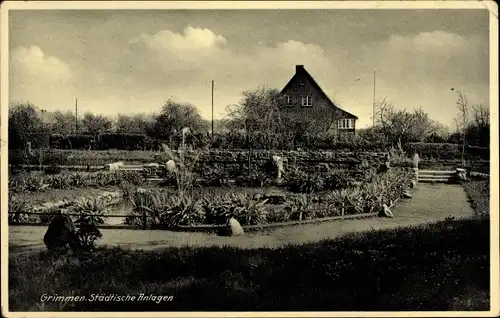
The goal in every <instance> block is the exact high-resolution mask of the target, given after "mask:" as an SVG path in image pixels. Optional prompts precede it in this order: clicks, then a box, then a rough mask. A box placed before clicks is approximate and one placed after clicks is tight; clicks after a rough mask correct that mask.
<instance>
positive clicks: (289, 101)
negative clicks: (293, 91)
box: [285, 95, 293, 106]
mask: <svg viewBox="0 0 500 318" xmlns="http://www.w3.org/2000/svg"><path fill="white" fill-rule="evenodd" d="M285 102H286V105H287V106H292V105H293V98H292V96H290V95H285Z"/></svg>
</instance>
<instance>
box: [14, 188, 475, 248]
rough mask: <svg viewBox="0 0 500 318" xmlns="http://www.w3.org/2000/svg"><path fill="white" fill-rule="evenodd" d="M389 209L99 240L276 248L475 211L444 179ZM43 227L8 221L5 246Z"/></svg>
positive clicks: (112, 234)
mask: <svg viewBox="0 0 500 318" xmlns="http://www.w3.org/2000/svg"><path fill="white" fill-rule="evenodd" d="M392 211H393V213H394V216H395V217H394V218H393V219H387V218H378V217H375V218H369V219H357V220H356V219H354V220H341V221H331V222H325V223H320V224H308V225H301V226H293V227H283V228H277V229H273V230H268V231H266V232H255V233H247V234H246V235H245V236H242V237H223V236H217V235H216V234H206V233H186V232H172V231H148V230H128V229H101V232H102V234H103V237H102V239H101V240H100V241H99V244H100V245H104V246H108V247H110V246H120V247H122V248H125V249H128V248H130V249H144V250H152V249H158V248H165V247H183V246H224V245H229V246H234V247H240V248H259V247H270V248H275V247H280V246H284V245H288V244H303V243H309V242H315V241H320V240H324V239H330V238H335V237H338V236H341V235H344V234H348V233H355V232H363V231H370V230H382V229H391V228H397V227H406V226H415V225H420V224H424V223H428V222H436V221H439V220H442V219H445V218H446V217H448V216H452V217H455V218H461V217H467V216H472V215H473V214H474V211H473V210H472V208H471V206H470V204H469V202H468V199H467V195H466V194H465V191H464V190H463V188H462V186H460V185H446V184H419V185H418V187H417V188H416V189H414V191H413V198H412V199H406V200H404V199H402V200H401V201H399V202H397V203H396V204H395V206H394V207H393V208H392ZM46 229H47V227H45V226H10V227H9V248H10V250H11V252H12V253H17V252H24V251H37V250H41V249H44V248H45V246H44V244H43V235H44V234H45V231H46Z"/></svg>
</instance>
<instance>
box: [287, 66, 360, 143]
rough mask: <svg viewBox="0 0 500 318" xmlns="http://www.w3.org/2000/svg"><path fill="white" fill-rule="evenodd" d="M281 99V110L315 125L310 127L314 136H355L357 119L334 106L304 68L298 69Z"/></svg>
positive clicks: (296, 68) (299, 67)
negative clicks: (320, 134) (295, 114)
mask: <svg viewBox="0 0 500 318" xmlns="http://www.w3.org/2000/svg"><path fill="white" fill-rule="evenodd" d="M280 95H281V97H282V103H283V105H282V108H283V109H285V110H286V111H289V112H295V113H297V114H298V115H299V116H300V117H301V118H304V119H307V120H309V121H310V122H314V124H313V125H310V126H311V127H313V128H312V129H314V130H315V132H318V133H319V132H328V133H332V134H335V135H343V134H355V129H356V120H357V119H358V117H356V116H355V115H353V114H351V113H349V112H347V111H345V110H343V109H341V108H340V107H339V106H337V105H335V103H334V102H332V101H331V100H330V98H329V97H328V96H327V95H326V94H325V92H324V91H323V90H322V89H321V87H320V86H319V85H318V83H317V82H316V81H315V80H314V78H313V77H312V76H311V74H309V72H307V71H306V69H305V68H304V65H297V66H296V67H295V75H294V76H293V77H292V78H291V79H290V81H288V83H287V84H286V85H285V87H284V88H283V89H282V90H281V92H280Z"/></svg>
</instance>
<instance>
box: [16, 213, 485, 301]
mask: <svg viewBox="0 0 500 318" xmlns="http://www.w3.org/2000/svg"><path fill="white" fill-rule="evenodd" d="M488 255H489V222H488V221H487V220H486V219H468V220H455V221H452V220H447V221H441V222H439V223H434V224H428V225H424V226H419V227H409V228H403V229H397V230H385V231H372V232H369V233H361V234H351V235H346V236H343V237H340V238H338V239H334V240H325V241H321V242H319V243H314V244H304V245H298V246H287V247H282V248H278V249H267V248H260V249H247V250H245V249H238V248H233V247H209V248H196V247H184V248H168V249H165V250H159V251H147V252H146V251H123V250H120V249H100V250H98V251H97V252H96V254H95V255H93V256H90V257H80V258H74V257H69V256H68V257H65V258H60V259H56V258H54V257H52V256H51V255H48V254H47V253H46V252H41V253H36V254H13V255H11V256H10V260H9V272H10V275H9V288H10V295H9V296H10V297H9V301H10V304H9V306H10V310H13V311H16V310H17V311H25V310H26V311H33V310H34V311H38V310H50V311H52V310H53V311H59V310H64V311H66V310H68V311H73V310H74V311H81V310H84V311H85V310H89V311H172V310H188V311H189V310H200V311H203V310H207V311H210V310H230V311H240V310H246V311H248V310H251V311H258V310H266V311H269V310H294V311H297V310H321V311H335V310H342V311H352V310H360V311H375V310H390V311H393V310H489V256H488ZM35 277H36V279H33V278H35ZM97 293H99V294H116V295H126V294H130V295H139V294H140V293H146V294H155V295H171V296H173V297H174V299H173V301H171V302H163V303H160V304H156V303H154V302H129V303H127V302H86V301H84V302H66V303H62V302H41V301H40V296H41V295H42V294H58V295H64V296H66V295H79V296H86V297H90V295H91V294H97Z"/></svg>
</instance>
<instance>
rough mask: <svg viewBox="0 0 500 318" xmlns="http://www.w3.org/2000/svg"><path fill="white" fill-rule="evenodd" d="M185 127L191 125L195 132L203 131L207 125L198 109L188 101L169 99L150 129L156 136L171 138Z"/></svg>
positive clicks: (190, 127)
mask: <svg viewBox="0 0 500 318" xmlns="http://www.w3.org/2000/svg"><path fill="white" fill-rule="evenodd" d="M184 127H189V129H190V130H191V131H192V132H193V133H196V132H200V131H203V130H204V128H205V126H204V124H203V119H202V118H201V116H200V114H199V112H198V109H197V108H196V107H195V106H194V105H191V104H188V103H184V104H181V103H176V102H174V101H172V100H168V101H167V103H166V104H165V105H164V106H163V108H162V111H161V113H160V114H159V115H158V116H157V117H156V121H155V123H154V124H153V127H152V129H151V131H150V134H152V135H153V136H154V137H156V138H162V139H169V138H170V137H171V136H172V135H173V134H177V133H178V132H180V131H181V130H182V129H183V128H184Z"/></svg>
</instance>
